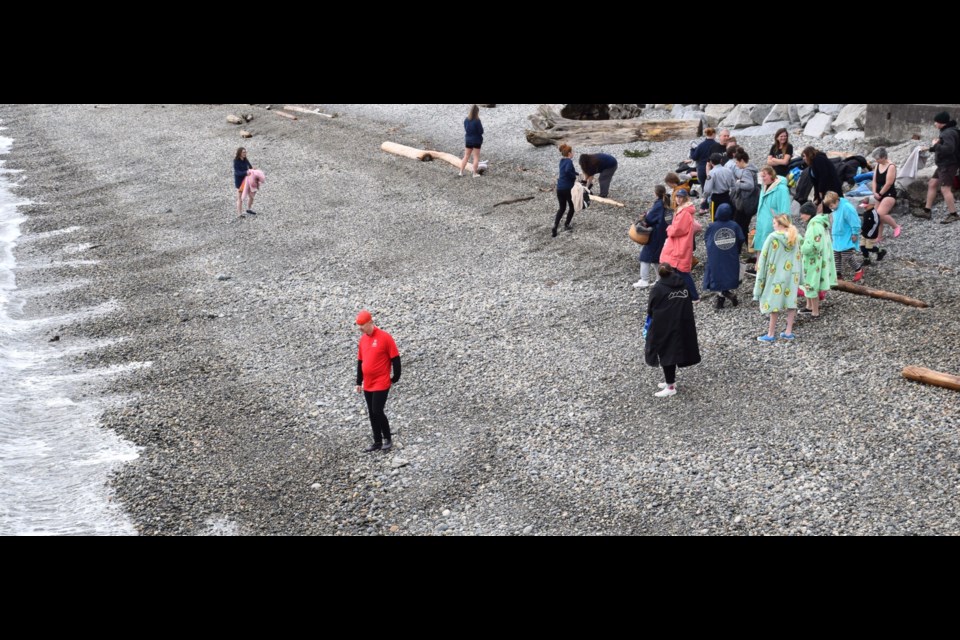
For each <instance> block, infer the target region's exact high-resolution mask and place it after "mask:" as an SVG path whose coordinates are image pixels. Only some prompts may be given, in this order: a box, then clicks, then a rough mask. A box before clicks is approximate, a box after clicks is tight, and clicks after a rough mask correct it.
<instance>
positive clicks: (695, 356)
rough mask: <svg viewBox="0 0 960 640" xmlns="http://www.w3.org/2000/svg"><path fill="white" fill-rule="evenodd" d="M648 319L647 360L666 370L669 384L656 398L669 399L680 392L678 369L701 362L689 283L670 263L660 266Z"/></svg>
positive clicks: (662, 387) (645, 351)
mask: <svg viewBox="0 0 960 640" xmlns="http://www.w3.org/2000/svg"><path fill="white" fill-rule="evenodd" d="M647 319H648V321H649V323H650V324H649V328H648V330H647V344H646V348H645V349H644V357H645V359H646V361H647V364H648V365H650V366H651V367H656V366H660V367H662V368H663V375H664V378H665V381H664V382H661V383H660V385H659V386H660V391H658V392H657V393H655V394H654V395H655V396H657V397H659V398H666V397H668V396H672V395H675V394H676V393H677V385H676V377H677V367H689V366H692V365H695V364H698V363H699V362H700V344H699V342H698V341H697V324H696V319H695V317H694V315H693V299H692V298H691V297H690V291H689V290H688V289H687V283H686V281H685V280H684V279H683V278H681V277H680V275H679V274H678V273H677V272H676V271H675V270H674V269H673V267H671V266H670V265H668V264H661V265H660V280H658V281H657V284H656V285H654V287H653V289H652V290H651V291H650V300H649V302H648V303H647Z"/></svg>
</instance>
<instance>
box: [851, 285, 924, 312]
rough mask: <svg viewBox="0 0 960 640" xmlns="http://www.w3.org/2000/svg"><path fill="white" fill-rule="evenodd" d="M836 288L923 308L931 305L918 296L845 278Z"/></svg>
mask: <svg viewBox="0 0 960 640" xmlns="http://www.w3.org/2000/svg"><path fill="white" fill-rule="evenodd" d="M834 289H837V290H839V291H846V292H847V293H856V294H857V295H861V296H870V297H871V298H881V299H883V300H893V301H894V302H899V303H900V304H905V305H907V306H910V307H920V308H921V309H926V308H927V307H929V306H930V305H929V304H927V303H926V302H924V301H923V300H917V299H916V298H911V297H909V296H904V295H900V294H899V293H890V292H889V291H883V290H881V289H871V288H870V287H863V286H860V285H859V284H853V283H852V282H847V281H845V280H840V281H838V282H837V285H836V286H835V287H834Z"/></svg>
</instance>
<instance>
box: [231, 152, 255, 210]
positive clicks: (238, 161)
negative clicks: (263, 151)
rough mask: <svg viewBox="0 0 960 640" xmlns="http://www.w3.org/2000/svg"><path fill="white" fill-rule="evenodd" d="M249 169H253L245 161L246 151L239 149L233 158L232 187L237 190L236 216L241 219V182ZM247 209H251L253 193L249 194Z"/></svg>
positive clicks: (247, 161)
mask: <svg viewBox="0 0 960 640" xmlns="http://www.w3.org/2000/svg"><path fill="white" fill-rule="evenodd" d="M250 169H253V165H252V164H250V161H249V160H248V159H247V150H246V149H244V148H243V147H240V148H239V149H237V155H236V156H235V157H234V158H233V186H234V187H235V188H236V189H237V215H238V216H240V217H241V218H242V217H243V181H244V180H246V179H247V171H249V170H250ZM247 208H248V209H253V193H251V194H250V205H249V206H248V207H247ZM248 213H253V211H249V212H248Z"/></svg>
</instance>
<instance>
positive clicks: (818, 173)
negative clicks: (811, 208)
mask: <svg viewBox="0 0 960 640" xmlns="http://www.w3.org/2000/svg"><path fill="white" fill-rule="evenodd" d="M801 155H802V156H803V160H804V162H806V163H807V166H808V167H810V182H811V184H812V185H813V204H815V205H817V211H819V212H823V197H824V196H825V195H827V193H828V192H830V191H833V192H834V193H836V194H837V195H843V184H842V183H841V182H840V176H839V175H838V174H837V168H836V167H835V166H833V163H832V162H830V158H828V157H827V154H825V153H824V152H823V151H818V150H817V149H816V148H815V147H807V148H806V149H804V150H803V153H802V154H801ZM799 190H800V187H799V185H798V186H797V191H799ZM801 204H802V203H801Z"/></svg>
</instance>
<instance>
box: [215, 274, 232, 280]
mask: <svg viewBox="0 0 960 640" xmlns="http://www.w3.org/2000/svg"><path fill="white" fill-rule="evenodd" d="M229 279H230V276H228V275H227V274H225V273H218V274H217V280H229Z"/></svg>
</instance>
